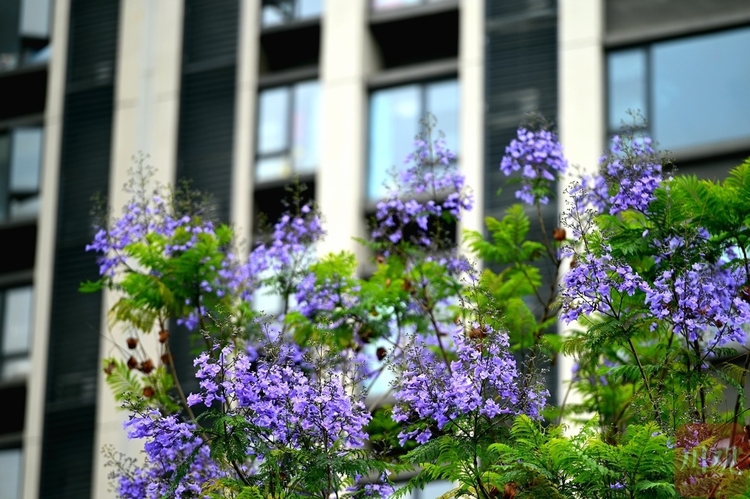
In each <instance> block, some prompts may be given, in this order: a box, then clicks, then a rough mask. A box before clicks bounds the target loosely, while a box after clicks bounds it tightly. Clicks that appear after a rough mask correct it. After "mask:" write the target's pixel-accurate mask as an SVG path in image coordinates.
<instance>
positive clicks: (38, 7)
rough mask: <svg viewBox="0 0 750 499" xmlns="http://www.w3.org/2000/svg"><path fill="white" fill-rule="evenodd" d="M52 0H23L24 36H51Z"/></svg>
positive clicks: (22, 22)
mask: <svg viewBox="0 0 750 499" xmlns="http://www.w3.org/2000/svg"><path fill="white" fill-rule="evenodd" d="M49 4H50V0H21V29H20V32H21V34H22V35H24V36H28V37H32V38H49V24H50V15H49V14H50V9H49V7H50V5H49Z"/></svg>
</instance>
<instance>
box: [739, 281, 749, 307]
mask: <svg viewBox="0 0 750 499" xmlns="http://www.w3.org/2000/svg"><path fill="white" fill-rule="evenodd" d="M740 298H742V299H743V300H745V301H746V302H748V303H750V284H748V285H747V286H745V287H744V288H742V289H741V290H740Z"/></svg>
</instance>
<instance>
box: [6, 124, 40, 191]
mask: <svg viewBox="0 0 750 499" xmlns="http://www.w3.org/2000/svg"><path fill="white" fill-rule="evenodd" d="M42 135H43V134H42V129H41V128H39V127H36V128H16V129H14V130H13V145H12V147H11V159H10V190H11V191H12V192H14V193H33V192H37V191H38V190H39V167H40V165H41V164H42Z"/></svg>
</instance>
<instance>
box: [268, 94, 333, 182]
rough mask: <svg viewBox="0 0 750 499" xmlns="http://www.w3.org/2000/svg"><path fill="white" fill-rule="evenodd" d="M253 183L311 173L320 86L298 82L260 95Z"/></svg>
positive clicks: (316, 141) (316, 142) (316, 154)
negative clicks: (254, 181)
mask: <svg viewBox="0 0 750 499" xmlns="http://www.w3.org/2000/svg"><path fill="white" fill-rule="evenodd" d="M258 101H259V105H258V147H257V150H258V153H257V157H256V165H255V180H256V182H259V183H262V182H268V181H273V180H280V179H285V178H289V177H290V176H291V175H292V174H294V173H313V172H315V169H316V168H317V166H318V161H319V155H320V144H319V143H320V140H319V138H320V85H319V83H318V82H317V81H306V82H300V83H298V84H296V85H294V86H291V87H289V86H286V87H278V88H272V89H268V90H263V91H261V92H260V95H259V97H258Z"/></svg>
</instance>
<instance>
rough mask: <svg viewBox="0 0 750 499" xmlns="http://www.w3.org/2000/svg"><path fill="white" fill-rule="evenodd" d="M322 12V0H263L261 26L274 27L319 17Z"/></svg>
mask: <svg viewBox="0 0 750 499" xmlns="http://www.w3.org/2000/svg"><path fill="white" fill-rule="evenodd" d="M322 11H323V5H322V0H263V6H262V10H261V24H262V25H263V26H274V25H277V24H285V23H288V22H291V21H295V20H300V19H309V18H313V17H320V14H321V12H322Z"/></svg>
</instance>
